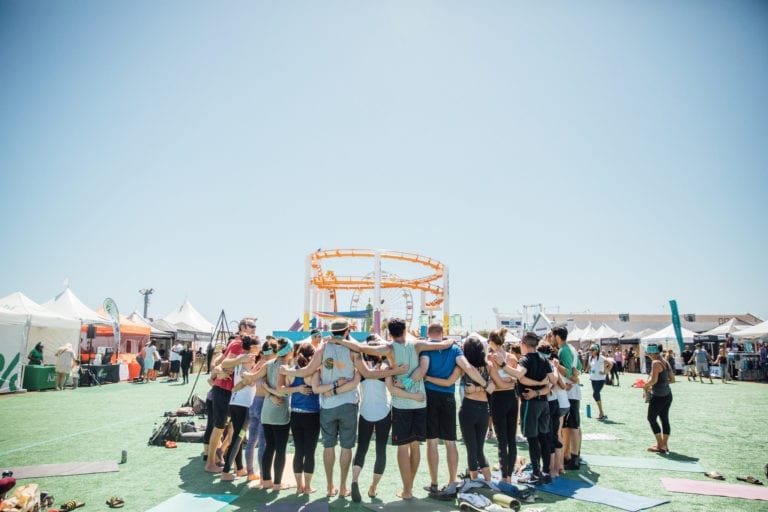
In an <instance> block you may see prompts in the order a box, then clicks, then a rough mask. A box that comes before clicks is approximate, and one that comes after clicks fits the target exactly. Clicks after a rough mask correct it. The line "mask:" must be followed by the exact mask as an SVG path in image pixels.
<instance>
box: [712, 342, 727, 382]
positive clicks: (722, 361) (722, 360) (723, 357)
mask: <svg viewBox="0 0 768 512" xmlns="http://www.w3.org/2000/svg"><path fill="white" fill-rule="evenodd" d="M715 364H717V366H719V367H720V382H722V383H723V384H725V383H726V381H727V380H728V354H727V353H726V352H725V346H722V347H720V351H719V352H718V353H717V359H716V360H715Z"/></svg>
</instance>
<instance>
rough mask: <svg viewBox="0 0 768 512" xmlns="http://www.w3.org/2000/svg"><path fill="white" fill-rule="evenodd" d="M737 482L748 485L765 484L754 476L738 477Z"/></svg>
mask: <svg viewBox="0 0 768 512" xmlns="http://www.w3.org/2000/svg"><path fill="white" fill-rule="evenodd" d="M736 480H739V481H741V482H747V483H748V484H754V485H763V482H761V481H760V480H758V479H757V478H755V477H753V476H737V477H736Z"/></svg>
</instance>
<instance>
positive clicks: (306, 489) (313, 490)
mask: <svg viewBox="0 0 768 512" xmlns="http://www.w3.org/2000/svg"><path fill="white" fill-rule="evenodd" d="M313 492H317V489H315V488H314V487H311V486H310V487H309V488H306V487H305V488H304V494H312V493H313Z"/></svg>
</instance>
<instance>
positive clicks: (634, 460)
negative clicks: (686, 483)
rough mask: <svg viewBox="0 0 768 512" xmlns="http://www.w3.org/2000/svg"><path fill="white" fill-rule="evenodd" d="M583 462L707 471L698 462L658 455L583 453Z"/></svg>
mask: <svg viewBox="0 0 768 512" xmlns="http://www.w3.org/2000/svg"><path fill="white" fill-rule="evenodd" d="M581 461H582V464H587V465H589V466H609V467H612V468H631V469H658V470H663V471H683V472H687V473H703V472H704V471H706V470H705V469H704V468H703V467H702V466H701V464H699V463H698V462H685V461H679V460H672V459H667V458H664V457H661V456H656V457H645V458H640V457H615V456H613V455H582V457H581Z"/></svg>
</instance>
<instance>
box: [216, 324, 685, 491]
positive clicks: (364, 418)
mask: <svg viewBox="0 0 768 512" xmlns="http://www.w3.org/2000/svg"><path fill="white" fill-rule="evenodd" d="M387 331H388V335H389V338H391V341H385V340H383V339H381V338H380V337H378V336H377V335H370V336H368V339H367V340H366V341H365V342H357V341H355V340H353V339H351V338H350V325H349V323H348V321H347V320H345V319H343V318H338V319H335V320H333V321H332V322H331V324H330V332H331V335H330V336H328V337H325V338H323V336H322V333H321V332H320V331H319V330H312V332H311V337H310V341H305V342H299V343H296V344H293V343H292V342H291V341H290V340H288V339H287V338H279V339H276V338H274V337H272V336H268V337H267V340H266V341H265V342H263V343H261V342H259V340H258V338H257V337H256V335H255V332H256V323H255V319H254V318H244V319H242V320H241V321H240V324H239V333H238V334H237V335H236V336H233V337H232V338H231V339H230V341H229V343H228V345H227V346H226V348H223V349H221V352H220V353H218V354H215V353H214V355H213V361H212V363H211V365H210V368H209V370H210V376H209V379H208V382H209V384H210V385H211V388H210V391H209V393H208V396H207V400H206V405H207V410H208V413H209V419H208V425H207V429H206V432H205V436H204V438H203V443H204V455H203V459H204V460H205V471H207V472H210V473H221V480H229V481H232V480H235V479H237V478H238V477H246V478H247V481H248V482H254V481H257V480H260V482H257V484H258V483H260V486H261V488H262V489H272V490H279V489H284V488H286V487H287V486H286V484H285V483H284V482H282V475H283V470H284V468H285V464H286V455H287V453H286V452H287V445H288V438H289V435H291V434H292V435H293V444H294V453H293V467H292V469H293V474H294V475H295V479H296V487H297V489H296V492H297V494H311V493H313V492H315V491H316V489H315V488H314V487H313V486H312V477H313V474H314V472H315V452H316V448H317V445H318V442H322V447H323V454H322V458H323V465H324V469H325V475H326V494H327V496H329V497H332V496H342V497H346V496H351V497H352V500H353V501H355V502H359V501H361V499H362V495H361V491H360V485H359V481H360V475H361V473H362V470H363V466H364V463H365V458H366V455H367V453H368V448H369V446H370V443H371V441H372V440H373V438H374V435H375V459H374V465H373V475H372V478H371V481H370V485H369V487H368V490H367V494H368V496H369V497H371V498H373V497H376V495H377V486H378V484H379V482H380V481H381V478H382V476H383V474H384V471H385V467H386V463H387V461H386V452H387V445H388V443H389V442H390V441H391V444H392V445H395V446H396V447H397V465H398V469H399V473H400V479H401V480H402V488H401V489H400V490H399V491H398V492H397V496H398V497H400V498H402V499H406V500H407V499H411V498H413V490H414V484H415V482H414V480H415V478H416V474H417V472H418V468H419V465H420V461H421V447H420V445H421V443H422V442H425V441H426V446H427V465H428V468H429V476H430V482H429V485H425V486H424V488H425V490H427V491H429V492H430V493H432V492H435V493H437V492H439V491H440V489H441V487H438V486H439V482H438V465H439V452H438V443H439V441H443V444H444V446H445V451H446V459H447V466H448V482H447V484H446V485H445V486H443V487H442V488H445V487H446V486H447V485H449V484H451V483H453V482H455V481H456V480H457V477H458V461H459V456H458V449H457V445H456V440H457V425H456V418H457V407H456V394H455V391H456V383H457V382H458V383H459V384H460V391H461V393H460V400H461V405H460V408H459V410H458V427H459V428H460V430H461V435H462V439H463V442H464V445H465V449H466V476H468V477H469V478H472V479H475V478H478V475H482V476H483V478H485V479H486V480H487V481H490V480H491V472H490V465H489V463H488V458H487V457H486V455H485V453H484V443H485V439H486V435H487V433H488V430H489V426H491V428H492V429H493V431H494V432H495V435H496V439H497V447H498V461H499V469H500V471H501V479H503V480H504V481H506V482H508V483H510V482H512V477H513V475H515V476H517V474H521V473H520V469H521V465H525V460H524V458H522V457H521V458H518V456H517V444H516V442H517V425H518V416H519V418H520V421H519V423H520V433H521V434H522V435H523V436H524V437H525V438H526V440H527V443H528V455H529V461H530V467H531V469H532V472H531V473H530V475H529V477H528V483H530V484H534V485H536V484H544V483H550V482H551V481H552V478H554V477H557V476H559V475H561V474H563V473H564V471H565V470H566V469H570V470H578V469H579V457H580V455H579V454H580V450H581V428H580V412H579V409H580V401H581V398H582V397H581V389H580V384H579V380H580V376H581V375H582V364H581V359H580V358H579V356H578V352H577V351H576V349H575V348H574V347H573V346H572V345H570V344H568V343H567V342H566V340H567V338H568V331H567V328H566V327H564V326H556V327H554V328H553V329H552V330H551V331H550V332H548V333H547V335H546V336H545V337H544V338H540V337H539V336H538V335H536V334H535V333H532V332H529V333H526V334H525V335H524V336H523V338H522V340H521V342H520V344H519V346H517V345H514V346H512V347H511V350H506V349H505V344H504V337H505V335H506V329H504V328H502V329H499V330H495V331H493V332H491V333H490V335H489V337H488V343H487V344H485V343H483V341H481V340H480V338H479V337H477V336H469V337H467V338H466V339H465V340H464V341H463V343H462V345H461V347H460V346H459V345H457V344H456V343H455V342H454V341H453V340H450V339H444V336H443V334H444V333H443V327H442V325H440V324H438V323H433V324H431V325H429V326H428V328H427V339H426V340H414V341H412V340H406V323H405V321H404V320H402V319H397V318H395V319H392V320H390V321H389V322H388V324H387ZM219 347H220V346H219ZM219 347H217V348H216V350H217V351H218V350H220V348H219ZM589 352H590V358H589V360H588V366H589V369H588V371H589V373H590V375H589V377H590V380H591V382H592V388H593V395H592V396H593V398H594V399H595V402H596V404H597V406H598V411H599V416H598V417H597V419H604V418H606V416H605V414H604V411H603V406H602V401H601V397H600V391H601V388H602V385H603V384H604V383H605V378H606V375H608V374H609V373H610V371H611V362H610V361H608V360H606V358H604V357H603V356H602V355H600V350H599V347H598V346H597V345H593V346H592V347H590V350H589ZM649 352H650V351H649ZM649 355H650V356H651V358H652V359H653V364H652V369H651V374H650V378H649V380H648V383H647V389H646V394H647V396H648V397H649V398H648V401H649V402H651V403H649V417H648V421H649V423H650V424H651V429H652V431H653V433H654V435H655V437H656V440H657V443H656V444H655V445H654V446H652V447H651V448H649V450H651V451H660V452H661V451H668V447H667V440H668V438H669V419H668V418H669V405H670V404H671V392H669V386H668V384H669V382H670V381H672V382H673V381H674V380H673V379H674V373H673V372H671V371H669V368H668V367H665V366H664V365H665V364H667V363H665V362H664V360H663V359H661V358H659V355H658V352H656V353H653V352H652V353H650V354H649ZM652 407H653V418H651V412H652V411H651V408H652ZM657 417H658V418H660V419H661V423H662V426H661V428H660V427H659V426H658V424H657V422H656V418H657ZM228 425H229V426H230V427H229V428H228ZM227 431H229V432H228V433H227V434H225V432H227ZM321 432H322V437H321V436H320V433H321ZM337 445H339V446H340V452H339V457H338V462H339V480H338V484H339V485H338V486H337V485H336V481H334V467H335V465H336V446H337ZM353 450H354V454H353ZM254 452H257V463H258V466H259V468H260V470H256V466H255V465H254ZM243 459H245V460H243ZM350 466H351V469H352V474H351V481H350V486H349V487H348V486H347V480H348V478H349V477H350V474H349V473H350V471H349V470H350ZM517 481H521V480H517Z"/></svg>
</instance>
